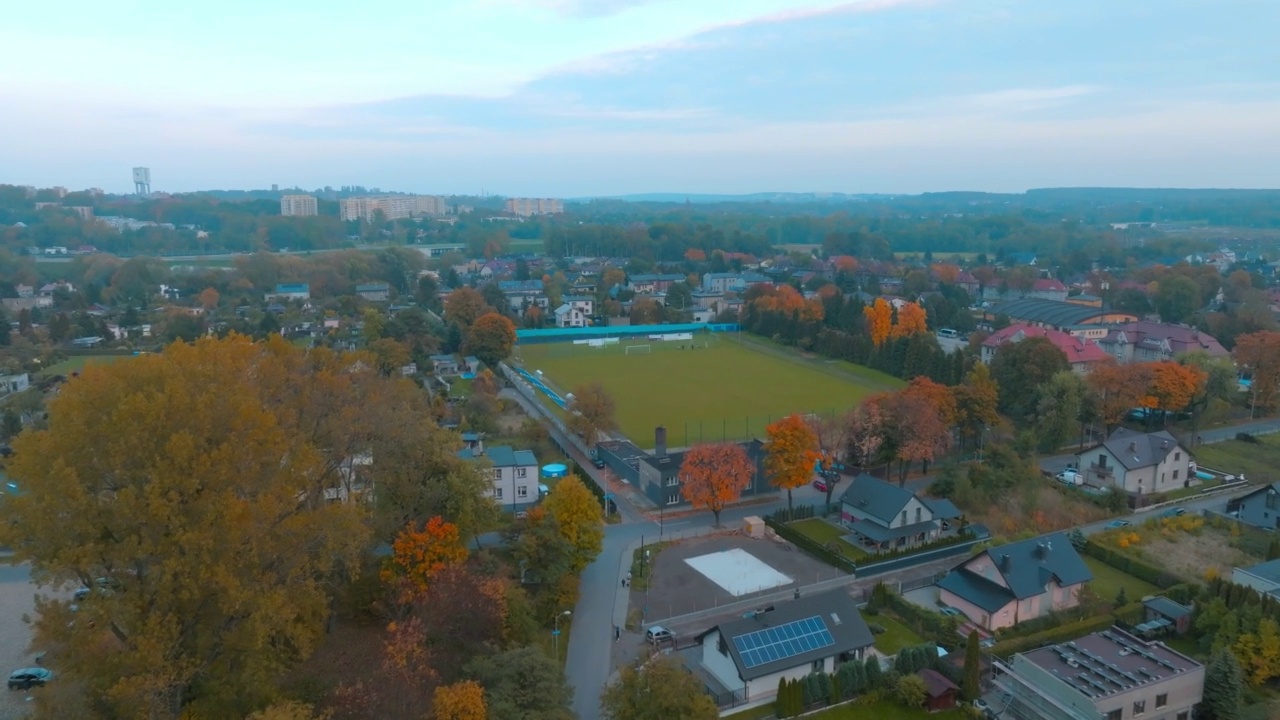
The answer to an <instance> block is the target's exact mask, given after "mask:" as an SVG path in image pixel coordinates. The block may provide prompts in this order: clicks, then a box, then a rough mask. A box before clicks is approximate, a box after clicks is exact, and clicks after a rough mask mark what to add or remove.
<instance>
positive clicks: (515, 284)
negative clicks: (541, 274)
mask: <svg viewBox="0 0 1280 720" xmlns="http://www.w3.org/2000/svg"><path fill="white" fill-rule="evenodd" d="M498 289H499V290H501V291H502V292H504V293H511V292H542V281H541V280H500V281H499V282H498Z"/></svg>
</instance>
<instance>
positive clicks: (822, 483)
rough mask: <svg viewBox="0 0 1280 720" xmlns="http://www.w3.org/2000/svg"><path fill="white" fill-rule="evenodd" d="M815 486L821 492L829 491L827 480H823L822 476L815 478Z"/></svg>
mask: <svg viewBox="0 0 1280 720" xmlns="http://www.w3.org/2000/svg"><path fill="white" fill-rule="evenodd" d="M813 486H814V487H815V488H817V489H818V491H819V492H826V491H827V481H826V480H823V479H822V478H817V479H816V480H814V481H813Z"/></svg>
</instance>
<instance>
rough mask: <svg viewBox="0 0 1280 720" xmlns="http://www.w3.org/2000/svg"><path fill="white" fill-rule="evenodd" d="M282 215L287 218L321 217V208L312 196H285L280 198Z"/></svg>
mask: <svg viewBox="0 0 1280 720" xmlns="http://www.w3.org/2000/svg"><path fill="white" fill-rule="evenodd" d="M280 214H281V215H284V216H286V217H291V216H292V217H306V216H310V215H319V214H320V208H319V205H318V204H317V203H316V199H315V198H314V197H313V196H311V195H285V196H283V197H281V198H280Z"/></svg>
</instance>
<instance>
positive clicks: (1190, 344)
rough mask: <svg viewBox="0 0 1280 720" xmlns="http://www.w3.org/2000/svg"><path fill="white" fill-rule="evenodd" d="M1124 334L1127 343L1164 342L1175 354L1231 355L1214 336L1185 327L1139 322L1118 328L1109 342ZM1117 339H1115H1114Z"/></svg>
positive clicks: (1113, 331)
mask: <svg viewBox="0 0 1280 720" xmlns="http://www.w3.org/2000/svg"><path fill="white" fill-rule="evenodd" d="M1120 333H1123V334H1124V338H1125V340H1126V341H1127V342H1131V343H1134V344H1138V343H1142V342H1145V341H1157V342H1160V341H1163V342H1165V343H1167V344H1168V345H1169V349H1170V351H1171V352H1173V353H1174V354H1178V353H1184V352H1194V351H1200V352H1205V353H1208V354H1209V355H1211V356H1212V357H1227V356H1228V355H1230V354H1231V353H1230V352H1228V351H1227V349H1226V348H1224V347H1222V343H1220V342H1218V340H1217V338H1215V337H1213V336H1212V335H1210V334H1208V333H1205V332H1201V331H1200V330H1197V329H1196V328H1193V327H1187V326H1185V325H1171V324H1169V323H1158V322H1150V321H1148V320H1138V321H1135V322H1130V323H1125V324H1124V325H1120V326H1117V327H1116V328H1115V329H1113V330H1112V331H1111V333H1109V334H1108V336H1107V342H1115V341H1116V339H1118V338H1119V337H1120ZM1113 338H1115V339H1113Z"/></svg>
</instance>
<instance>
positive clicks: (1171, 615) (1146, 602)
mask: <svg viewBox="0 0 1280 720" xmlns="http://www.w3.org/2000/svg"><path fill="white" fill-rule="evenodd" d="M1142 609H1143V622H1142V624H1141V625H1138V626H1137V627H1135V628H1134V631H1135V632H1137V633H1138V634H1139V635H1142V636H1144V637H1145V636H1146V635H1147V634H1164V633H1165V632H1167V631H1170V630H1172V631H1173V632H1175V633H1177V634H1178V635H1182V634H1185V633H1186V632H1187V631H1188V630H1190V629H1191V608H1189V607H1187V606H1186V605H1183V604H1182V603H1178V602H1174V601H1172V600H1170V599H1169V598H1167V597H1165V596H1163V595H1156V596H1154V597H1148V598H1143V600H1142Z"/></svg>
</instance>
